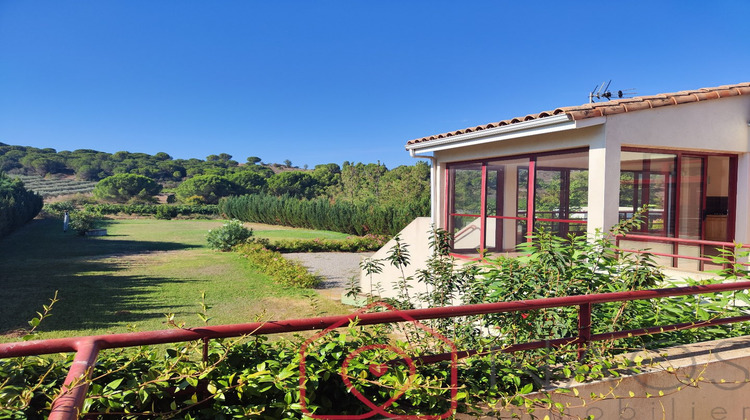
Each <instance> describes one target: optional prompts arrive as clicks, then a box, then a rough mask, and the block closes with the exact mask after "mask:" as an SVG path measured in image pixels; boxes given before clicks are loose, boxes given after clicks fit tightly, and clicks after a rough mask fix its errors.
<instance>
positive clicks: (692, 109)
mask: <svg viewBox="0 0 750 420" xmlns="http://www.w3.org/2000/svg"><path fill="white" fill-rule="evenodd" d="M749 120H750V97H745V96H735V97H731V98H723V99H714V100H709V101H703V102H693V103H688V104H681V105H673V106H665V107H661V108H655V109H648V110H642V111H636V112H628V113H624V114H616V115H611V116H608V117H607V122H606V124H605V129H606V136H607V138H613V139H618V140H619V141H620V142H621V144H622V145H628V146H643V147H665V148H674V149H683V150H695V151H706V152H731V153H746V152H748V151H750V145H749V144H748V127H747V124H748V121H749Z"/></svg>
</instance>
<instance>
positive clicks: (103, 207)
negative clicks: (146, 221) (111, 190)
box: [84, 204, 219, 216]
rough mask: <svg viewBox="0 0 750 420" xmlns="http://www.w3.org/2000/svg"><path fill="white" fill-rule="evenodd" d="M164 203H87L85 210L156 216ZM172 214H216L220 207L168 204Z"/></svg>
mask: <svg viewBox="0 0 750 420" xmlns="http://www.w3.org/2000/svg"><path fill="white" fill-rule="evenodd" d="M163 207H165V205H164V204H161V205H159V204H86V205H85V206H84V210H85V211H88V212H91V213H96V214H101V215H105V214H119V213H123V214H137V215H140V216H156V215H157V211H158V210H159V208H162V210H163ZM167 207H169V209H170V214H174V215H180V216H190V215H196V214H197V215H203V216H216V215H218V214H219V211H218V207H217V206H216V205H215V204H214V205H210V204H206V205H168V206H167Z"/></svg>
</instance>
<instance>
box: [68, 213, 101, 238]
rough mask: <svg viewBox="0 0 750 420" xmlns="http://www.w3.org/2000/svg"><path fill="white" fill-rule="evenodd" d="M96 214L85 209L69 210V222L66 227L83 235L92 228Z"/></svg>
mask: <svg viewBox="0 0 750 420" xmlns="http://www.w3.org/2000/svg"><path fill="white" fill-rule="evenodd" d="M95 223H96V216H95V215H93V214H91V213H89V212H87V211H73V212H70V224H69V225H68V227H69V228H70V229H71V230H72V231H74V232H75V233H77V234H78V235H79V236H85V235H86V232H88V231H90V230H91V229H93V228H94V225H95Z"/></svg>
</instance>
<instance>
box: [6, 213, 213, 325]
mask: <svg viewBox="0 0 750 420" xmlns="http://www.w3.org/2000/svg"><path fill="white" fill-rule="evenodd" d="M121 237H123V235H118V236H117V237H101V238H96V237H94V238H88V237H81V236H76V235H75V233H72V232H67V233H63V232H62V226H61V224H60V223H59V221H57V220H35V221H33V222H32V223H30V224H28V225H27V226H25V227H23V228H22V229H20V230H18V231H16V232H14V233H13V234H11V235H9V236H8V237H5V238H2V239H0V335H2V334H6V333H8V332H10V331H14V330H17V329H21V328H27V327H28V324H27V321H28V320H29V319H31V318H32V317H33V316H35V312H36V311H41V309H42V305H44V304H48V303H49V299H50V298H51V297H52V296H53V295H54V293H55V290H59V291H60V292H59V297H60V301H59V302H58V303H57V304H55V307H54V309H53V311H52V313H53V316H51V317H50V318H48V319H46V320H45V321H44V323H43V328H42V329H43V330H44V331H47V332H52V331H64V330H81V329H107V328H113V327H115V326H118V325H119V327H120V329H122V325H123V324H132V323H137V322H140V321H143V320H152V319H154V318H163V317H164V315H163V314H164V313H180V312H181V311H184V310H186V308H185V307H184V305H182V306H180V305H174V304H172V303H171V302H164V301H163V299H160V296H159V294H158V293H157V292H158V288H159V285H160V284H163V283H165V282H170V283H176V282H180V283H181V282H186V281H191V282H192V281H199V280H192V279H191V280H185V279H174V278H165V277H159V276H130V275H125V274H123V273H122V271H123V270H127V269H130V268H132V267H133V265H137V264H142V263H145V261H143V259H144V257H145V256H148V255H149V254H153V253H155V252H168V251H179V250H186V249H191V248H199V247H198V246H194V245H185V244H180V243H176V242H161V241H133V240H127V239H121ZM190 310H191V312H195V308H192V307H191V308H190Z"/></svg>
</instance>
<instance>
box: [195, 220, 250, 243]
mask: <svg viewBox="0 0 750 420" xmlns="http://www.w3.org/2000/svg"><path fill="white" fill-rule="evenodd" d="M252 236H253V230H252V229H248V228H246V227H244V226H242V223H241V222H240V221H239V220H230V221H229V222H227V223H224V225H223V226H222V227H220V228H218V229H211V230H209V231H208V236H207V237H206V240H208V246H209V247H210V248H211V249H217V250H219V251H229V250H231V249H232V247H234V246H235V245H239V244H241V243H243V242H245V241H247V240H248V239H249V238H250V237H252Z"/></svg>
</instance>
